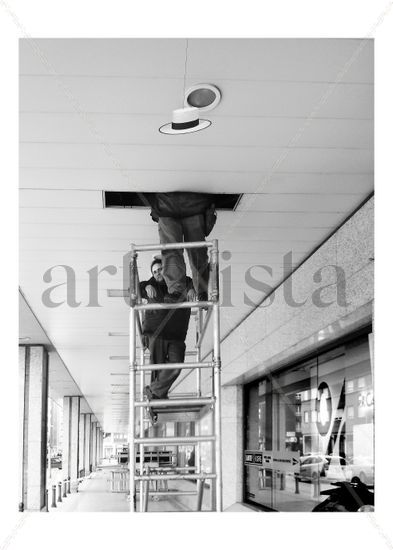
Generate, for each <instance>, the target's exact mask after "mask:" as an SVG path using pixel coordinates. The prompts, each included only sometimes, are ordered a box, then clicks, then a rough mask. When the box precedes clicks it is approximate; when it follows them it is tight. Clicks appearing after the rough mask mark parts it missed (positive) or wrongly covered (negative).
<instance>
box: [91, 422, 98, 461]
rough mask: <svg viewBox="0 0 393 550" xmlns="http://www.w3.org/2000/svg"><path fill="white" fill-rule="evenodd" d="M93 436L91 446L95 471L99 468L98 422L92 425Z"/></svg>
mask: <svg viewBox="0 0 393 550" xmlns="http://www.w3.org/2000/svg"><path fill="white" fill-rule="evenodd" d="M91 435H92V445H91V464H92V467H93V470H95V469H96V468H97V422H92V423H91Z"/></svg>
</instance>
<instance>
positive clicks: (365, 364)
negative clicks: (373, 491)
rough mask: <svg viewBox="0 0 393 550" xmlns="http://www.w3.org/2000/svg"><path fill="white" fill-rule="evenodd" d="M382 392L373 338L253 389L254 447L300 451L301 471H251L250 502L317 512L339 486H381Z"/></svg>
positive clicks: (250, 432) (250, 441)
mask: <svg viewBox="0 0 393 550" xmlns="http://www.w3.org/2000/svg"><path fill="white" fill-rule="evenodd" d="M373 441H374V395H373V387H372V376H371V363H370V353H369V346H368V340H367V337H363V338H362V339H358V340H356V341H353V342H349V343H348V344H345V345H342V346H340V347H339V348H336V349H335V350H332V351H330V352H329V353H327V354H324V355H319V356H318V357H315V358H314V359H312V360H310V361H308V362H307V363H305V364H301V365H298V366H296V367H293V368H291V369H288V370H286V371H282V372H280V373H279V374H277V375H273V377H271V378H270V379H264V380H263V383H262V382H261V381H259V382H256V383H255V384H252V385H250V386H248V387H247V432H246V442H245V446H246V448H247V449H259V450H267V451H269V450H271V451H276V452H279V453H280V452H283V453H285V452H288V451H293V452H299V455H300V471H299V473H298V474H297V475H296V476H295V475H294V473H293V472H288V471H280V470H279V469H278V468H276V469H268V468H259V467H257V466H254V467H253V466H246V467H245V469H246V471H245V498H246V500H247V501H248V502H252V503H255V504H259V505H262V506H265V507H268V508H272V509H275V510H279V511H296V512H299V511H311V510H312V509H313V508H314V507H315V505H316V504H317V503H318V502H320V501H321V500H323V499H324V498H326V497H325V496H324V495H321V491H323V490H327V489H330V488H332V487H333V485H332V483H335V482H337V481H345V480H350V479H352V477H353V476H358V477H360V479H362V480H363V481H366V482H367V483H369V484H372V483H373V482H374V448H373Z"/></svg>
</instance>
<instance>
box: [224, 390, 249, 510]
mask: <svg viewBox="0 0 393 550" xmlns="http://www.w3.org/2000/svg"><path fill="white" fill-rule="evenodd" d="M221 397H222V401H221V421H222V449H221V451H222V486H223V508H224V510H225V508H228V506H230V505H231V504H234V503H235V502H242V500H243V454H244V453H243V450H244V449H243V388H242V386H227V387H225V386H224V387H222V388H221Z"/></svg>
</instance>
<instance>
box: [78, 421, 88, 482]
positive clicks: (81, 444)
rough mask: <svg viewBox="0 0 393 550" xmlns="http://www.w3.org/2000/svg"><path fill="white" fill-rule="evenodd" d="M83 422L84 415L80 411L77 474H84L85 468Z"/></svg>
mask: <svg viewBox="0 0 393 550" xmlns="http://www.w3.org/2000/svg"><path fill="white" fill-rule="evenodd" d="M85 422H86V415H85V414H83V413H81V415H80V419H79V476H80V477H82V476H83V475H84V469H85Z"/></svg>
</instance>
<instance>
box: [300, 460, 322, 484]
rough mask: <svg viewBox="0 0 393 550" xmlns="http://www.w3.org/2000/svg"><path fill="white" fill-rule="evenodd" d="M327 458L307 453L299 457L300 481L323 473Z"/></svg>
mask: <svg viewBox="0 0 393 550" xmlns="http://www.w3.org/2000/svg"><path fill="white" fill-rule="evenodd" d="M326 465H327V460H326V458H325V457H324V456H323V455H307V456H301V457H300V472H299V476H298V477H299V479H300V481H310V480H315V479H317V478H318V477H320V476H324V475H325V468H326Z"/></svg>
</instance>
